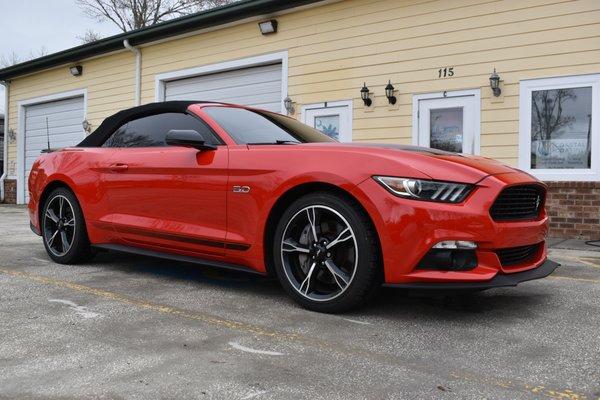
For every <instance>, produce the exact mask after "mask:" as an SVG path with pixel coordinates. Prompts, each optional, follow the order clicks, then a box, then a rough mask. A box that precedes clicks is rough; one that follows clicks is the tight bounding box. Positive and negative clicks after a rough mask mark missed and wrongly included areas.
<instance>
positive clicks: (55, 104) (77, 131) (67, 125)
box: [23, 97, 85, 202]
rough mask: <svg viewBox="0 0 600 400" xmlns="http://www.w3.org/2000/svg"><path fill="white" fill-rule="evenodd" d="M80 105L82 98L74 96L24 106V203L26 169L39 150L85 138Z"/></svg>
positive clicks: (26, 198)
mask: <svg viewBox="0 0 600 400" xmlns="http://www.w3.org/2000/svg"><path fill="white" fill-rule="evenodd" d="M83 104H84V102H83V97H74V98H70V99H65V100H56V101H51V102H47V103H41V104H34V105H29V106H26V107H25V129H24V132H25V163H24V164H23V165H24V168H25V174H24V176H25V180H24V182H25V184H24V185H23V190H24V191H25V195H24V198H25V202H29V193H28V190H27V180H28V178H29V172H30V171H31V166H32V165H33V163H34V161H35V159H36V158H37V157H38V156H39V155H40V153H41V151H42V150H44V149H47V148H48V147H50V148H59V147H69V146H74V145H76V144H78V143H79V142H81V141H82V140H83V138H84V137H85V131H84V130H83V125H82V123H83V120H84V119H85V113H84V106H83Z"/></svg>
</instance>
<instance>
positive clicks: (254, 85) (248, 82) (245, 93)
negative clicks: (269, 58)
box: [165, 64, 282, 112]
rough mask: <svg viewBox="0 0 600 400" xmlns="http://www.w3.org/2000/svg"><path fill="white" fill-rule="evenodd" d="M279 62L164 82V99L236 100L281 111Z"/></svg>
mask: <svg viewBox="0 0 600 400" xmlns="http://www.w3.org/2000/svg"><path fill="white" fill-rule="evenodd" d="M281 74H282V67H281V64H273V65H266V66H259V67H251V68H244V69H239V70H234V71H225V72H220V73H216V74H209V75H202V76H197V77H192V78H184V79H180V80H176V81H170V82H166V84H165V100H198V101H200V100H204V101H217V102H224V103H236V104H243V105H247V106H255V107H258V106H259V105H260V107H261V108H264V109H267V110H272V111H277V112H279V111H281V100H282V93H281Z"/></svg>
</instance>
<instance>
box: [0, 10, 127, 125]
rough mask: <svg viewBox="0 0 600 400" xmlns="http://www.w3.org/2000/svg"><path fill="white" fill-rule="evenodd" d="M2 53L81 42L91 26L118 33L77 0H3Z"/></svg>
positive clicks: (24, 53) (0, 101)
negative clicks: (85, 9) (90, 14)
mask: <svg viewBox="0 0 600 400" xmlns="http://www.w3.org/2000/svg"><path fill="white" fill-rule="evenodd" d="M0 16H1V18H0V19H1V21H2V22H0V55H4V56H8V55H10V54H11V52H12V51H15V52H16V53H17V54H18V55H19V57H21V58H26V57H28V56H29V55H30V53H32V52H33V53H37V52H38V51H39V50H40V49H41V48H42V47H45V48H46V50H47V52H48V53H54V52H57V51H60V50H64V49H68V48H70V47H75V46H78V45H80V44H81V42H80V41H79V39H77V35H81V36H83V34H84V33H85V31H86V30H87V29H92V30H93V31H95V32H98V33H99V34H101V35H102V36H110V35H114V34H117V33H119V30H118V28H117V27H116V26H113V25H112V23H110V22H104V23H99V22H97V21H95V20H93V19H91V18H89V17H87V16H85V15H84V14H83V11H82V10H81V8H80V7H79V6H78V5H77V4H76V3H75V0H0ZM0 113H4V86H1V85H0Z"/></svg>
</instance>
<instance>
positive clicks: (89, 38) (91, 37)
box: [76, 29, 102, 44]
mask: <svg viewBox="0 0 600 400" xmlns="http://www.w3.org/2000/svg"><path fill="white" fill-rule="evenodd" d="M76 37H77V39H79V41H80V42H81V44H86V43H92V42H96V41H98V40H100V39H102V36H101V35H100V34H99V33H98V32H94V31H93V30H91V29H88V30H87V31H85V33H84V34H83V35H77V36H76Z"/></svg>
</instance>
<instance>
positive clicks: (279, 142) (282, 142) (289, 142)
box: [246, 140, 301, 145]
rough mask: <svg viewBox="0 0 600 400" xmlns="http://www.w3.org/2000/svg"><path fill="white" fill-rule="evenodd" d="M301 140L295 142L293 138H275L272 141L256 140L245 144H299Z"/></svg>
mask: <svg viewBox="0 0 600 400" xmlns="http://www.w3.org/2000/svg"><path fill="white" fill-rule="evenodd" d="M300 143H301V142H297V141H294V140H276V141H274V142H256V143H246V144H247V145H261V144H300Z"/></svg>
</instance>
